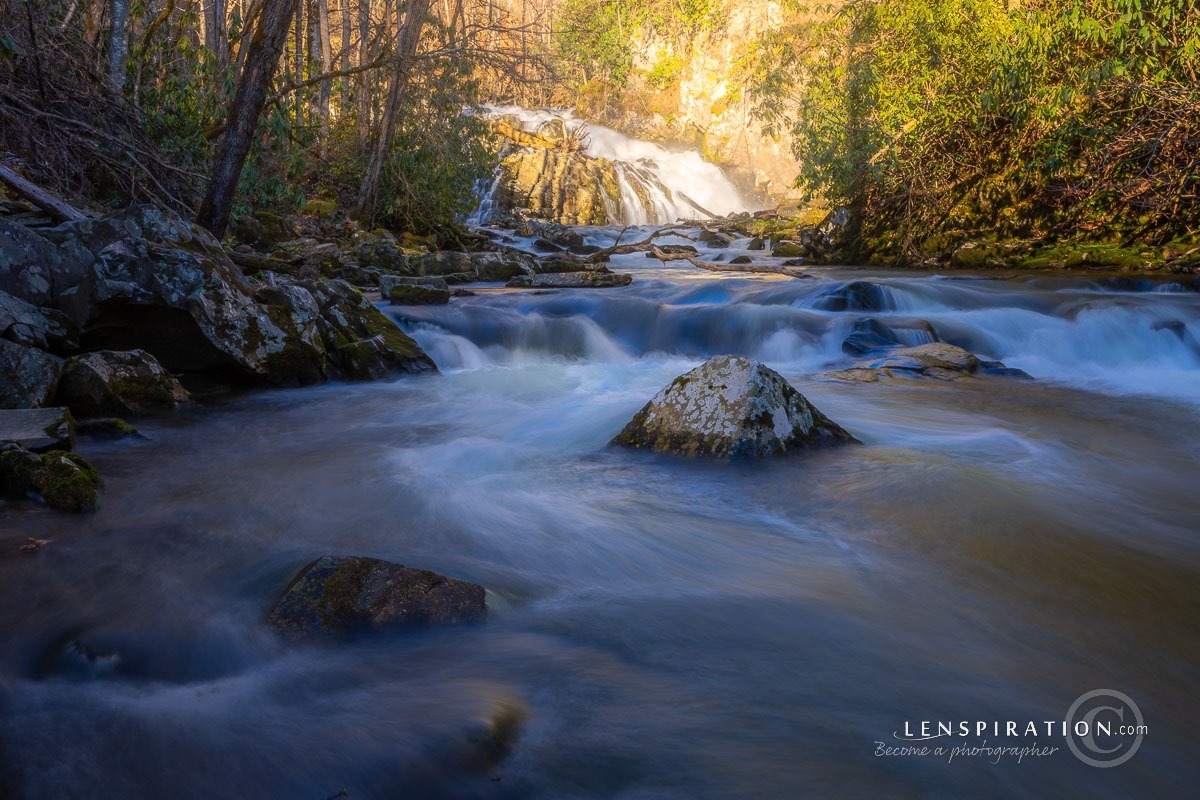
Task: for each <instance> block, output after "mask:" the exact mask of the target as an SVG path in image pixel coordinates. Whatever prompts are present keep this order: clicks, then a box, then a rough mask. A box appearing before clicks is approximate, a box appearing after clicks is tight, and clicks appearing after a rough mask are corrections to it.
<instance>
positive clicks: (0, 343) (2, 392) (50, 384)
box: [0, 339, 63, 408]
mask: <svg viewBox="0 0 1200 800" xmlns="http://www.w3.org/2000/svg"><path fill="white" fill-rule="evenodd" d="M62 364H63V361H62V359H61V358H58V357H56V356H52V355H50V354H49V353H44V352H42V351H41V350H37V349H34V348H32V347H25V346H24V345H19V344H17V343H16V342H10V341H8V340H7V339H0V408H37V407H38V406H44V405H48V404H49V403H51V402H52V401H53V400H54V393H55V391H56V390H57V389H58V378H59V375H61V374H62Z"/></svg>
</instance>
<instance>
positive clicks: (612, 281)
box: [507, 270, 633, 289]
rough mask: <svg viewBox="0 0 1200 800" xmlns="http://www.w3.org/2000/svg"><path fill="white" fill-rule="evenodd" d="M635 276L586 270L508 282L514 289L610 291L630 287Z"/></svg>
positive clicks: (530, 276) (547, 274)
mask: <svg viewBox="0 0 1200 800" xmlns="http://www.w3.org/2000/svg"><path fill="white" fill-rule="evenodd" d="M631 283H633V276H632V275H626V274H624V273H620V272H608V271H607V270H605V271H600V270H586V271H583V272H554V273H544V274H538V275H518V276H517V277H515V278H513V279H512V280H510V281H509V282H508V284H507V285H508V286H509V287H510V288H513V289H608V288H612V287H616V286H628V285H629V284H631Z"/></svg>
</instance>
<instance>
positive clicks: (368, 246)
mask: <svg viewBox="0 0 1200 800" xmlns="http://www.w3.org/2000/svg"><path fill="white" fill-rule="evenodd" d="M358 263H359V266H362V267H375V268H378V269H380V270H382V271H383V272H385V273H393V274H401V275H405V274H408V273H409V272H411V269H412V268H411V267H410V266H409V256H408V254H407V253H405V252H404V251H403V250H401V249H400V247H399V246H397V245H396V243H395V242H390V241H387V240H386V239H380V240H377V241H372V242H363V243H362V244H360V245H359V246H358Z"/></svg>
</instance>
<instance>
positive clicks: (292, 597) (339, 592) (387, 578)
mask: <svg viewBox="0 0 1200 800" xmlns="http://www.w3.org/2000/svg"><path fill="white" fill-rule="evenodd" d="M486 616H487V607H486V604H485V591H484V588H483V587H482V586H480V585H478V584H475V583H468V582H467V581H461V580H456V579H454V578H447V577H445V576H444V575H439V574H437V573H436V572H430V571H429V570H423V569H415V568H413V567H406V566H404V565H403V564H395V563H392V562H390V561H383V560H381V559H377V558H357V557H352V556H351V557H340V556H323V557H322V558H318V559H317V560H316V561H313V562H312V563H310V564H308V565H307V566H305V567H304V568H303V569H302V570H300V572H299V573H298V574H297V575H296V577H294V578H293V579H292V581H291V583H289V584H288V586H287V588H285V589H284V590H283V593H282V594H281V595H280V596H279V599H278V600H276V601H275V605H274V606H273V607H272V608H271V611H270V612H269V613H268V615H267V624H268V625H270V626H271V627H272V628H274V629H276V630H277V631H279V632H280V633H283V634H284V635H285V636H288V637H290V638H297V639H298V638H305V637H310V636H314V635H318V634H322V633H338V632H343V633H345V632H355V631H370V630H380V629H385V628H395V627H405V626H409V627H414V626H415V627H427V626H431V625H457V624H464V623H474V622H482V621H483V620H484V619H485V618H486Z"/></svg>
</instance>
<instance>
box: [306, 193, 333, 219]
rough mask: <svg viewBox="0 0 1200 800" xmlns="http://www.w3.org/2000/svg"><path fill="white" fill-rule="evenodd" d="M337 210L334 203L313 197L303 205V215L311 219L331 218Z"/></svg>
mask: <svg viewBox="0 0 1200 800" xmlns="http://www.w3.org/2000/svg"><path fill="white" fill-rule="evenodd" d="M337 210H338V205H337V202H336V201H334V200H326V199H324V198H318V197H314V198H312V199H310V200H309V201H308V202H306V203H305V204H304V213H305V214H308V215H309V216H313V217H332V216H333V215H334V214H336V213H337Z"/></svg>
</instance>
